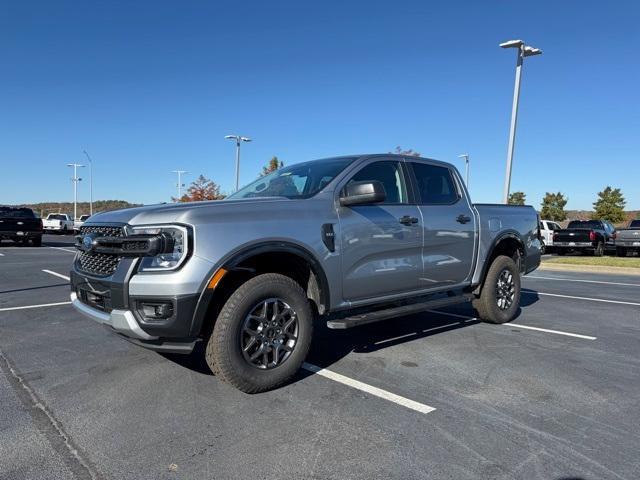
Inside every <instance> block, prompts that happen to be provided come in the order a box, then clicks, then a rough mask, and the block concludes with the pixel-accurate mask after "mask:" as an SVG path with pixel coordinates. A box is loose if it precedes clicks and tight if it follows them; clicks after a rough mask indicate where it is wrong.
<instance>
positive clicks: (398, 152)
mask: <svg viewBox="0 0 640 480" xmlns="http://www.w3.org/2000/svg"><path fill="white" fill-rule="evenodd" d="M389 153H395V154H396V155H405V156H409V157H419V156H420V152H416V151H414V150H413V149H411V148H410V149H409V150H403V148H402V147H401V146H397V147H396V149H395V150H394V151H393V152H389Z"/></svg>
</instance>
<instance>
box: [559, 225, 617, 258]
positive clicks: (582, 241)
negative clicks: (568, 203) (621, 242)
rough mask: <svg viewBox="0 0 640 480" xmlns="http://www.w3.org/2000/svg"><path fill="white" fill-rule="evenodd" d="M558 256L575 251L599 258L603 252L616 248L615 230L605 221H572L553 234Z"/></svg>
mask: <svg viewBox="0 0 640 480" xmlns="http://www.w3.org/2000/svg"><path fill="white" fill-rule="evenodd" d="M553 247H554V249H555V250H556V252H557V253H558V255H564V254H566V253H567V252H571V251H575V252H582V253H585V254H590V255H595V256H596V257H601V256H602V255H604V252H605V250H607V249H609V250H615V248H616V228H615V227H614V226H613V225H612V224H611V223H609V222H607V221H605V220H572V221H571V222H569V225H567V228H565V229H563V230H556V231H555V232H554V234H553Z"/></svg>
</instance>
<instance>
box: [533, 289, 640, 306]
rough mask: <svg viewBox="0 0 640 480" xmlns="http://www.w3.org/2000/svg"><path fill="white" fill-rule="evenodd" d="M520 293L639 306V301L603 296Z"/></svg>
mask: <svg viewBox="0 0 640 480" xmlns="http://www.w3.org/2000/svg"><path fill="white" fill-rule="evenodd" d="M522 293H525V294H527V295H544V296H546V297H558V298H570V299H572V300H587V301H589V302H603V303H616V304H618V305H634V306H637V307H640V303H636V302H623V301H621V300H605V299H604V298H591V297H576V296H573V295H560V294H558V293H544V292H535V291H533V290H531V291H530V290H522Z"/></svg>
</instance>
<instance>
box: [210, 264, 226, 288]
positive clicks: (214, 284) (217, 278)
mask: <svg viewBox="0 0 640 480" xmlns="http://www.w3.org/2000/svg"><path fill="white" fill-rule="evenodd" d="M226 274H227V271H226V270H225V269H224V268H220V269H219V270H218V271H217V272H216V273H215V274H214V275H213V277H212V278H211V280H209V285H207V288H208V289H209V290H215V288H216V287H217V286H218V283H220V280H222V277H224V276H225V275H226Z"/></svg>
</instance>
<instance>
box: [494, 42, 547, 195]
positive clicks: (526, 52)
mask: <svg viewBox="0 0 640 480" xmlns="http://www.w3.org/2000/svg"><path fill="white" fill-rule="evenodd" d="M500 46H501V47H502V48H517V49H518V50H517V53H518V56H517V60H516V82H515V85H514V87H513V104H512V106H511V125H510V127H509V147H508V149H507V172H506V175H505V179H504V196H503V200H504V203H505V204H507V203H509V189H510V188H511V165H512V164H513V150H514V148H515V143H516V124H517V123H518V102H519V100H520V79H521V77H522V63H523V60H524V58H525V57H531V56H533V55H541V54H542V50H540V49H539V48H534V47H531V46H529V45H525V43H524V42H523V41H522V40H509V41H508V42H504V43H501V44H500Z"/></svg>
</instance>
